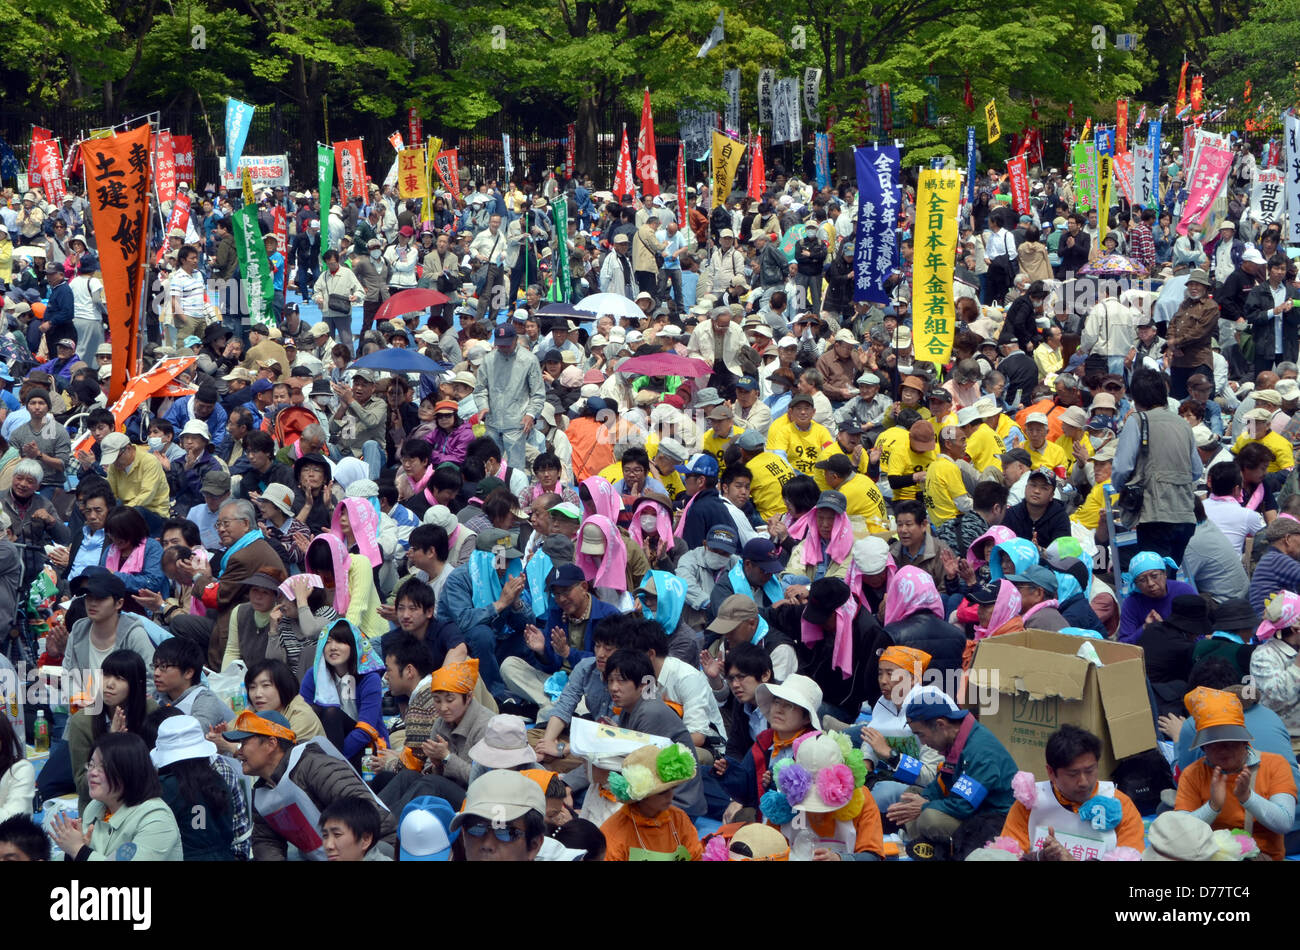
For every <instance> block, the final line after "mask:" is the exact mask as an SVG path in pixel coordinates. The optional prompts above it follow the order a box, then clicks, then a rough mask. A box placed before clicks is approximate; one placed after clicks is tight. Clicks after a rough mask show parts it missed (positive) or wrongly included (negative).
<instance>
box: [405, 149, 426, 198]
mask: <svg viewBox="0 0 1300 950" xmlns="http://www.w3.org/2000/svg"><path fill="white" fill-rule="evenodd" d="M428 183H429V178H428V176H427V175H426V174H425V171H424V149H422V148H407V149H403V150H402V151H400V152H398V153H397V191H398V194H400V195H401V196H402V197H403V198H426V199H427V198H428V197H429V193H428V191H426V188H427V187H428Z"/></svg>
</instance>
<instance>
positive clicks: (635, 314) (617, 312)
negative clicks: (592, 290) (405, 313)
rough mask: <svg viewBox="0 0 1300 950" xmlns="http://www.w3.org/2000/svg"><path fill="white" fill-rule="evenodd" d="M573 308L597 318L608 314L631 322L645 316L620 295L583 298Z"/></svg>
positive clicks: (638, 308)
mask: <svg viewBox="0 0 1300 950" xmlns="http://www.w3.org/2000/svg"><path fill="white" fill-rule="evenodd" d="M574 307H575V308H576V309H578V310H582V311H584V312H586V313H593V314H595V315H596V316H598V317H603V316H604V315H605V314H610V315H611V316H615V317H631V318H632V319H633V320H640V319H641V318H642V317H644V316H645V311H643V310H642V309H641V308H640V307H638V306H637V305H636V304H634V303H633V302H632V301H630V300H628V299H627V298H626V297H624V296H623V295H622V294H592V295H591V296H590V297H583V298H582V299H581V300H579V301H578V302H577V303H576V304H574Z"/></svg>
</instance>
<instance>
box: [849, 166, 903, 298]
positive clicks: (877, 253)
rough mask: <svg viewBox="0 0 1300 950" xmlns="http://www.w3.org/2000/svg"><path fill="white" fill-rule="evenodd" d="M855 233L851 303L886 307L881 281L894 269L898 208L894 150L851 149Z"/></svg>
mask: <svg viewBox="0 0 1300 950" xmlns="http://www.w3.org/2000/svg"><path fill="white" fill-rule="evenodd" d="M853 162H854V166H855V170H856V172H857V176H858V231H857V239H856V241H855V243H854V245H853V299H854V300H865V301H870V302H872V303H888V302H889V292H888V291H887V290H885V279H886V278H887V277H888V276H889V274H890V272H891V271H892V270H893V268H894V253H895V249H896V245H897V243H898V242H897V240H896V232H895V230H894V229H895V226H896V224H897V221H898V206H899V198H900V195H899V170H900V163H899V156H898V147H897V146H894V145H886V146H884V147H883V148H859V149H854V152H853Z"/></svg>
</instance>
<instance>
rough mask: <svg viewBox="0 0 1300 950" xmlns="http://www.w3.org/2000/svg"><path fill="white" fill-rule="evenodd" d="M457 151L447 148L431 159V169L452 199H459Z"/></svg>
mask: <svg viewBox="0 0 1300 950" xmlns="http://www.w3.org/2000/svg"><path fill="white" fill-rule="evenodd" d="M458 151H459V150H458V149H454V148H449V149H444V150H443V151H441V152H439V153H438V154H437V155H436V156H434V159H433V167H434V168H436V169H437V171H438V177H439V178H440V179H442V185H443V187H444V188H446V189H447V190H448V191H450V192H451V194H452V197H453V198H460V157H459V155H458Z"/></svg>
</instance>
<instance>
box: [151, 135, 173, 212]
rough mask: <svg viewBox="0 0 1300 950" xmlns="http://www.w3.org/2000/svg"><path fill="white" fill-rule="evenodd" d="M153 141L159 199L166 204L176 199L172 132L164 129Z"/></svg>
mask: <svg viewBox="0 0 1300 950" xmlns="http://www.w3.org/2000/svg"><path fill="white" fill-rule="evenodd" d="M153 142H154V158H153V162H154V165H153V167H154V174H155V176H156V180H155V184H156V185H157V187H158V201H159V202H161V203H163V204H166V203H167V202H169V201H175V200H176V153H175V152H174V151H173V150H172V134H171V132H169V131H168V130H166V129H163V130H162V131H161V132H159V133H158V134H157V135H155V136H154V137H153Z"/></svg>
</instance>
